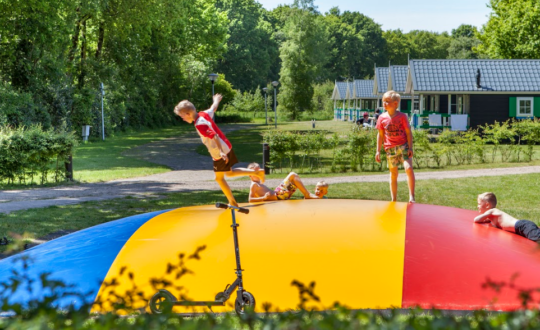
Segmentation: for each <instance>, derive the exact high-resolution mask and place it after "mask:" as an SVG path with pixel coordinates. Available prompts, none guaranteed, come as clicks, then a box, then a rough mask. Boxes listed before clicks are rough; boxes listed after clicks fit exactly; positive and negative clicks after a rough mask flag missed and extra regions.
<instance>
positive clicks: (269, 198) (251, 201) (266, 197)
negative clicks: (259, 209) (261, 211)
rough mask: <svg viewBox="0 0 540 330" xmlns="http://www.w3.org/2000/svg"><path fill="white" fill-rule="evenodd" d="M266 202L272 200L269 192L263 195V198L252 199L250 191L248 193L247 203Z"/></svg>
mask: <svg viewBox="0 0 540 330" xmlns="http://www.w3.org/2000/svg"><path fill="white" fill-rule="evenodd" d="M268 200H272V198H271V194H270V193H269V192H267V193H266V194H264V196H262V197H253V196H252V194H251V191H250V192H249V202H250V203H256V202H264V201H268Z"/></svg>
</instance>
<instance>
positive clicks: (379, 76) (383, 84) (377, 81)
mask: <svg viewBox="0 0 540 330" xmlns="http://www.w3.org/2000/svg"><path fill="white" fill-rule="evenodd" d="M388 74H389V68H383V67H380V68H379V67H375V75H374V77H373V95H377V96H378V97H379V99H381V98H382V96H383V94H384V93H386V91H387V90H388ZM378 106H382V104H378Z"/></svg>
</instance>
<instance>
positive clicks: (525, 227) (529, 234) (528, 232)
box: [514, 220, 540, 243]
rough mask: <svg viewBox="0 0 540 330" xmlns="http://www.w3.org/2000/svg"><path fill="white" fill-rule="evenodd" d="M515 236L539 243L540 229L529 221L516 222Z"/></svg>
mask: <svg viewBox="0 0 540 330" xmlns="http://www.w3.org/2000/svg"><path fill="white" fill-rule="evenodd" d="M514 228H515V229H516V234H518V235H521V236H523V237H525V238H528V239H530V240H531V241H535V242H538V243H540V228H538V226H537V225H536V224H535V223H534V222H532V221H529V220H518V222H516V225H515V226H514Z"/></svg>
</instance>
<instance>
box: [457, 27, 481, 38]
mask: <svg viewBox="0 0 540 330" xmlns="http://www.w3.org/2000/svg"><path fill="white" fill-rule="evenodd" d="M476 33H478V30H477V29H476V26H472V25H469V24H461V25H460V26H458V27H457V28H456V29H452V38H460V37H465V38H472V37H474V36H475V35H476Z"/></svg>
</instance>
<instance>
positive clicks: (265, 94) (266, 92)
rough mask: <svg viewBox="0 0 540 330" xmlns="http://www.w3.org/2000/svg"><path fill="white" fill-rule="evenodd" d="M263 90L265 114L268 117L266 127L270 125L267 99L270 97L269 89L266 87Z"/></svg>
mask: <svg viewBox="0 0 540 330" xmlns="http://www.w3.org/2000/svg"><path fill="white" fill-rule="evenodd" d="M262 90H263V92H264V113H265V115H266V125H268V107H267V106H266V97H267V96H268V88H266V87H264V88H263V89H262Z"/></svg>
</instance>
